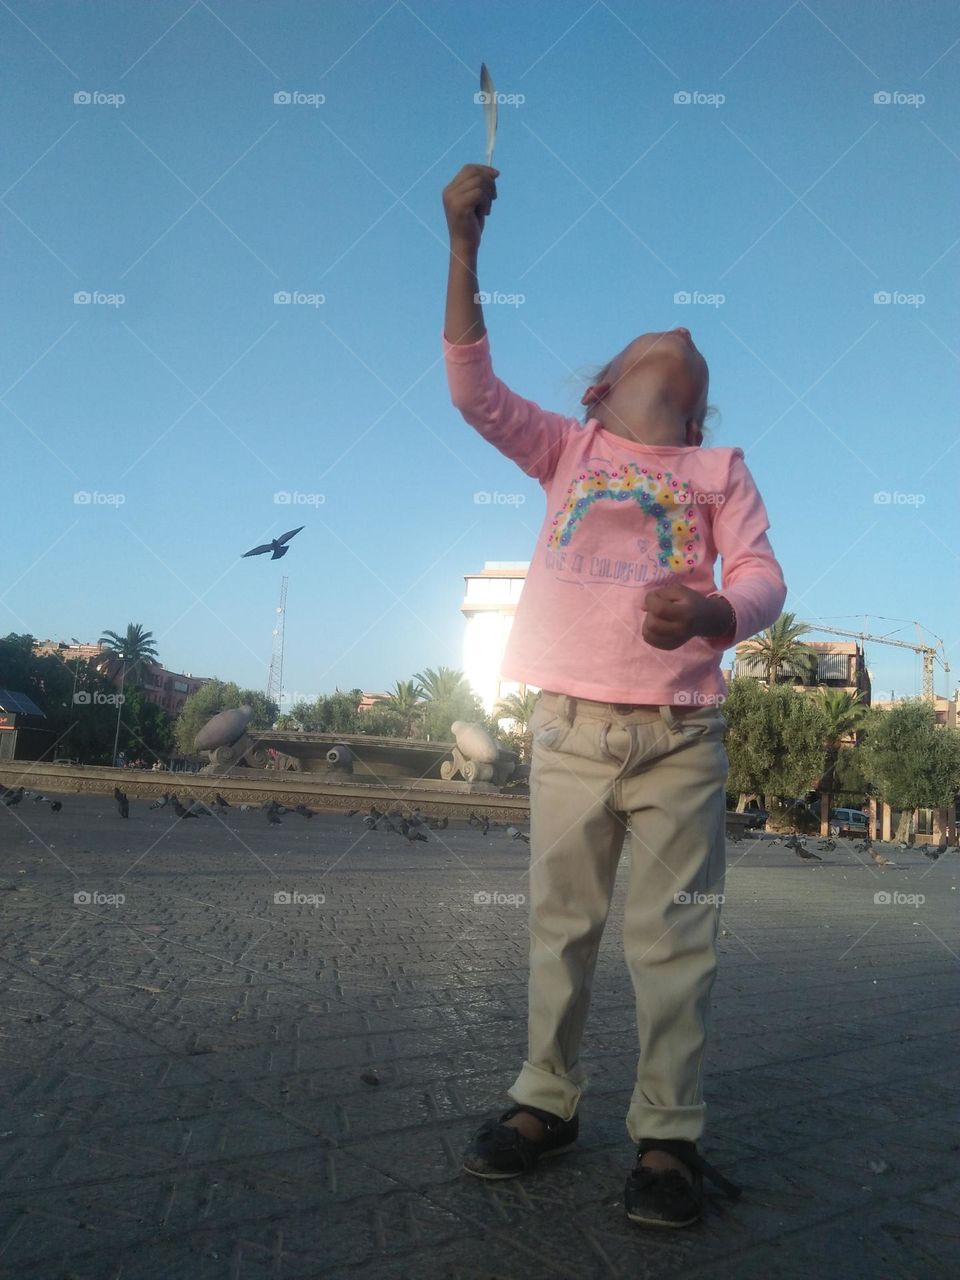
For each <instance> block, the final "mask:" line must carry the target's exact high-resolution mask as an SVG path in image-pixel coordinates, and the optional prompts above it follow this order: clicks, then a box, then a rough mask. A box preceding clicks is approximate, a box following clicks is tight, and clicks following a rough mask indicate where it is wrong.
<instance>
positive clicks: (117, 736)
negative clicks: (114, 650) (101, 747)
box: [113, 654, 127, 767]
mask: <svg viewBox="0 0 960 1280" xmlns="http://www.w3.org/2000/svg"><path fill="white" fill-rule="evenodd" d="M121 657H122V658H123V666H122V667H121V669H120V696H119V698H118V699H117V731H116V733H115V734H114V735H113V763H114V767H116V764H117V743H118V742H119V741H120V712H121V711H122V710H123V682H124V680H125V679H126V676H127V657H126V654H121Z"/></svg>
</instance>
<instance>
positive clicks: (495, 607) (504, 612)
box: [460, 560, 530, 715]
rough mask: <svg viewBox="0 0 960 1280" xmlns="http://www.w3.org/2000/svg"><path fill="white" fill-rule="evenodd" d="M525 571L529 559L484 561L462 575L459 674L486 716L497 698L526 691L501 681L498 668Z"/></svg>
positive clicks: (524, 579) (521, 685) (524, 688)
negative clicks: (462, 627)
mask: <svg viewBox="0 0 960 1280" xmlns="http://www.w3.org/2000/svg"><path fill="white" fill-rule="evenodd" d="M529 568H530V562H529V560H486V561H485V562H484V565H483V568H482V569H481V570H480V572H479V573H465V574H464V575H463V576H464V584H465V585H464V597H463V604H462V605H461V606H460V612H461V613H462V614H463V616H464V618H465V619H466V634H465V636H464V641H463V671H464V674H465V675H466V677H467V680H468V682H469V684H470V688H471V689H472V690H473V692H474V693H475V694H477V696H478V697H479V698H480V701H481V702H482V703H483V708H484V710H485V711H486V712H487V714H488V715H489V714H490V713H491V712H492V711H493V708H494V707H495V706H496V704H497V703H498V702H499V701H500V699H501V698H508V697H509V696H510V694H512V693H517V694H520V695H521V697H522V696H523V694H525V693H526V691H527V686H526V685H525V684H522V683H520V682H518V681H516V680H504V679H502V677H501V675H500V668H501V666H502V665H503V655H504V651H505V650H506V647H507V640H508V638H509V636H510V631H511V628H512V627H513V619H514V616H515V614H516V612H517V602H518V601H519V599H520V593H521V591H522V590H523V584H524V583H525V582H526V580H527V570H528V569H529Z"/></svg>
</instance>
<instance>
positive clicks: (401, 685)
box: [381, 679, 423, 738]
mask: <svg viewBox="0 0 960 1280" xmlns="http://www.w3.org/2000/svg"><path fill="white" fill-rule="evenodd" d="M422 704H423V688H422V687H421V685H420V684H419V683H418V682H417V681H416V679H413V680H398V681H397V682H396V685H395V686H394V687H393V689H391V690H390V692H389V693H388V694H387V696H386V698H384V700H383V703H382V704H381V705H382V706H383V707H384V708H385V709H386V710H389V711H392V712H393V713H394V715H395V717H396V719H397V722H398V723H399V725H400V732H401V735H402V736H403V737H404V738H412V737H413V736H414V735H413V730H414V726H415V725H417V724H419V723H421V715H422Z"/></svg>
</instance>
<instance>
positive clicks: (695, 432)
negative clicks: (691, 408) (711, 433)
mask: <svg viewBox="0 0 960 1280" xmlns="http://www.w3.org/2000/svg"><path fill="white" fill-rule="evenodd" d="M687 444H688V445H690V446H693V447H695V448H697V449H699V448H700V446H701V445H702V444H703V428H702V427H701V426H700V423H699V422H697V421H696V420H695V419H694V418H690V419H688V421H687Z"/></svg>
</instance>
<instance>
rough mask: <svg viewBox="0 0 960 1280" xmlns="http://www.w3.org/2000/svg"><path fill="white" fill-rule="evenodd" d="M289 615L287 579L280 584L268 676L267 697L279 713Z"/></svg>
mask: <svg viewBox="0 0 960 1280" xmlns="http://www.w3.org/2000/svg"><path fill="white" fill-rule="evenodd" d="M286 614H287V579H286V578H285V577H284V578H283V579H281V582H280V607H279V608H278V609H277V621H276V625H275V626H274V628H273V653H272V655H271V657H270V674H269V675H268V676H267V697H268V698H269V699H270V701H271V702H275V703H276V704H277V711H278V713H279V712H280V711H281V710H282V708H281V706H280V699H281V698H282V696H283V622H284V618H285V617H286Z"/></svg>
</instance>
